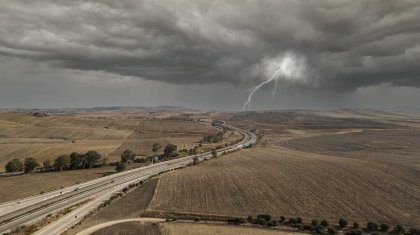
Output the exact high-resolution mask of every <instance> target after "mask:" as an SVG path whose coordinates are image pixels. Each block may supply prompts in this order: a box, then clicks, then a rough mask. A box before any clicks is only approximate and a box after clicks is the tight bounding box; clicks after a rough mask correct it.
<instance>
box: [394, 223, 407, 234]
mask: <svg viewBox="0 0 420 235" xmlns="http://www.w3.org/2000/svg"><path fill="white" fill-rule="evenodd" d="M394 232H395V233H396V234H403V233H405V229H404V227H403V226H402V225H399V224H398V225H396V226H395V227H394Z"/></svg>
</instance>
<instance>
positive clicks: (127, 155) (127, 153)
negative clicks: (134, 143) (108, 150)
mask: <svg viewBox="0 0 420 235" xmlns="http://www.w3.org/2000/svg"><path fill="white" fill-rule="evenodd" d="M130 160H131V161H133V160H134V153H133V151H131V150H129V149H126V150H124V152H123V153H122V154H121V162H128V161H130Z"/></svg>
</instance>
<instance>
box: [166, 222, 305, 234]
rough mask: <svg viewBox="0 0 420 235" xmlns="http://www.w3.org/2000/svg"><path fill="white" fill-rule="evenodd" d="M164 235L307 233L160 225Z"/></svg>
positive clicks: (239, 227) (176, 224) (194, 225)
mask: <svg viewBox="0 0 420 235" xmlns="http://www.w3.org/2000/svg"><path fill="white" fill-rule="evenodd" d="M159 229H160V233H161V234H162V235H196V234H197V235H213V234H221V235H222V234H242V235H274V234H276V235H298V234H300V235H302V234H305V233H299V232H289V231H282V230H275V229H264V228H252V227H245V226H228V225H215V224H197V223H195V224H194V223H160V224H159Z"/></svg>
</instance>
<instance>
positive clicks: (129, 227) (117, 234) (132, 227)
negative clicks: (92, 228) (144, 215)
mask: <svg viewBox="0 0 420 235" xmlns="http://www.w3.org/2000/svg"><path fill="white" fill-rule="evenodd" d="M91 234H92V235H138V234H141V235H160V234H161V233H160V230H159V227H158V224H153V223H140V222H125V223H120V224H114V225H112V226H109V227H106V228H103V229H100V230H98V231H96V232H93V233H91Z"/></svg>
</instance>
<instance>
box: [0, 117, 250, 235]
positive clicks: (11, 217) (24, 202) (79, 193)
mask: <svg viewBox="0 0 420 235" xmlns="http://www.w3.org/2000/svg"><path fill="white" fill-rule="evenodd" d="M223 127H225V128H228V129H231V130H235V131H238V132H239V133H241V134H242V135H243V136H244V138H243V139H242V140H241V141H240V142H239V143H237V144H234V145H231V146H228V147H225V148H222V149H219V150H216V152H217V155H221V154H223V153H228V152H232V151H237V150H240V149H242V148H243V147H246V146H248V145H250V144H253V143H255V142H256V140H257V136H256V135H255V134H254V133H252V132H249V131H247V130H242V129H239V128H236V127H232V126H228V125H223ZM195 157H198V158H199V159H200V160H203V159H209V158H212V154H211V152H207V153H204V154H197V155H192V156H187V157H182V158H177V159H173V160H169V161H164V162H159V163H155V164H152V165H148V166H144V167H140V168H136V169H131V170H128V171H124V172H120V173H115V174H112V175H109V176H105V177H101V178H98V179H94V180H90V181H87V182H84V183H80V184H76V185H72V186H69V187H66V188H62V189H60V190H55V191H51V192H48V193H45V194H42V195H37V196H32V197H28V198H24V199H20V200H14V201H10V202H6V203H2V204H0V234H3V233H6V232H8V231H10V230H11V229H13V228H15V227H17V226H20V225H29V224H32V223H34V222H36V221H38V220H40V219H42V218H44V217H46V216H47V215H49V214H52V213H55V212H58V211H60V210H63V209H65V208H68V207H70V206H72V205H75V204H77V203H79V202H84V201H86V200H88V199H89V201H88V202H86V203H85V204H83V205H82V206H81V207H79V208H77V209H75V210H73V211H72V212H71V213H69V214H66V215H65V216H63V217H60V218H59V219H58V220H56V221H54V222H53V223H51V224H49V225H47V226H46V227H44V228H42V229H41V230H39V231H38V232H37V233H36V234H60V233H62V232H64V231H65V230H66V229H68V228H70V227H71V226H73V225H74V224H76V223H78V222H79V221H80V220H81V219H82V218H83V217H84V216H85V215H87V214H88V213H89V212H90V211H92V210H94V209H96V208H97V207H98V206H99V205H100V204H101V203H103V202H104V201H106V200H108V199H109V198H110V197H111V196H112V195H114V194H116V193H119V192H121V191H122V190H123V189H124V188H125V187H127V186H128V185H130V184H133V183H139V182H140V181H142V180H146V179H148V178H149V177H151V176H154V175H157V174H159V173H162V172H165V171H169V170H174V169H179V168H182V167H186V166H188V165H190V164H191V163H193V160H194V158H195Z"/></svg>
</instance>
